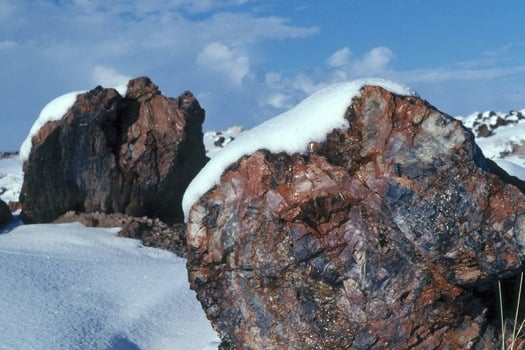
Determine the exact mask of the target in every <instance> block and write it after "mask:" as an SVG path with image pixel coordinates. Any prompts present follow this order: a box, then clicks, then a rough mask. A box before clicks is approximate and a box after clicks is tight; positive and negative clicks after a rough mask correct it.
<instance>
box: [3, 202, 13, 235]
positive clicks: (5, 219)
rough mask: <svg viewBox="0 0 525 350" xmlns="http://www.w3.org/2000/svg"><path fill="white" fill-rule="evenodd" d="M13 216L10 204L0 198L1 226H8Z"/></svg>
mask: <svg viewBox="0 0 525 350" xmlns="http://www.w3.org/2000/svg"><path fill="white" fill-rule="evenodd" d="M12 219H13V216H12V215H11V210H10V209H9V206H8V205H7V204H6V203H5V202H4V201H3V200H1V199H0V228H2V227H4V226H6V225H7V224H9V223H10V222H11V220H12Z"/></svg>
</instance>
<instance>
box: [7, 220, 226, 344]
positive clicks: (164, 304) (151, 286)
mask: <svg viewBox="0 0 525 350" xmlns="http://www.w3.org/2000/svg"><path fill="white" fill-rule="evenodd" d="M116 231H118V229H92V228H86V227H84V226H82V225H81V224H78V223H74V224H61V225H49V224H48V225H21V226H18V227H14V228H12V230H11V231H10V232H8V233H4V234H0V276H2V283H0V295H1V296H2V297H1V298H0V310H2V312H0V325H1V327H0V349H19V350H33V349H153V350H154V349H158V350H161V349H188V350H190V349H209V348H213V347H214V348H215V349H216V348H217V344H218V342H219V339H218V338H217V335H216V333H215V331H214V330H213V329H212V328H211V326H210V323H209V322H208V320H207V319H206V317H205V316H204V312H203V311H202V309H201V306H200V304H199V302H198V301H197V299H196V297H195V293H194V292H193V291H191V290H190V289H189V286H188V281H187V272H186V266H185V265H186V260H185V259H181V258H178V257H177V256H175V255H174V254H172V253H169V252H167V251H164V250H160V249H154V248H147V247H144V246H142V244H141V243H140V242H139V241H137V240H133V239H125V238H121V237H116V236H115V233H116ZM4 232H5V231H4ZM0 233H2V231H1V230H0Z"/></svg>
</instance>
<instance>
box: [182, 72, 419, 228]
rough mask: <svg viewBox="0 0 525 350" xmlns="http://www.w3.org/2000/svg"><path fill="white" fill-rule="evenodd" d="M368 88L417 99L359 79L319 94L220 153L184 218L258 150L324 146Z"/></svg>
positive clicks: (387, 84)
mask: <svg viewBox="0 0 525 350" xmlns="http://www.w3.org/2000/svg"><path fill="white" fill-rule="evenodd" d="M365 85H376V86H380V87H383V88H385V89H386V90H388V91H390V92H392V93H395V94H398V95H405V96H408V95H416V93H415V92H414V91H413V90H411V89H409V88H408V87H406V86H403V85H400V84H397V83H394V82H391V81H388V80H383V79H376V78H367V79H359V80H354V81H350V82H344V83H339V84H334V85H331V86H328V87H326V88H324V89H322V90H319V91H317V92H315V93H314V94H312V95H311V96H309V97H308V98H306V99H305V100H304V101H302V102H301V103H299V104H298V105H297V106H295V107H294V108H292V109H290V110H289V111H287V112H284V113H282V114H280V115H278V116H277V117H275V118H273V119H270V120H267V121H266V122H264V123H262V124H260V125H258V126H256V127H255V128H253V129H251V130H249V131H247V132H244V133H243V134H242V135H240V136H239V137H238V138H237V139H236V140H235V142H234V143H232V145H233V146H231V147H228V146H226V147H224V149H223V150H221V151H220V152H217V153H216V154H215V155H214V156H213V157H212V159H211V160H210V161H209V162H208V164H207V165H206V166H205V167H204V169H203V170H202V171H201V172H200V173H199V174H198V175H197V176H196V177H195V179H193V181H192V183H191V184H190V186H189V187H188V188H187V190H186V193H185V194H184V198H183V204H182V205H183V210H184V213H185V218H186V219H187V218H188V212H189V209H190V207H191V205H192V204H193V203H194V202H195V201H196V200H197V199H198V198H199V197H200V196H201V195H203V194H204V193H205V192H206V191H207V190H208V189H210V188H211V187H213V186H214V185H215V184H217V183H218V181H219V179H220V176H221V174H222V173H223V172H224V170H225V169H226V167H228V166H229V165H230V164H232V163H233V162H235V161H236V160H237V159H239V158H240V157H242V156H243V155H247V154H251V153H253V152H255V151H257V150H259V149H266V150H268V151H271V152H274V153H279V152H287V153H290V154H291V153H304V152H305V150H306V147H307V145H308V142H310V141H315V142H322V141H323V140H324V139H325V137H326V135H327V134H328V133H329V132H331V131H332V130H333V129H336V128H342V127H345V126H347V121H346V120H345V119H344V117H343V116H344V113H345V109H346V108H347V107H348V106H349V105H350V103H351V101H352V98H353V97H355V96H357V95H358V94H359V90H360V89H361V88H362V87H363V86H365Z"/></svg>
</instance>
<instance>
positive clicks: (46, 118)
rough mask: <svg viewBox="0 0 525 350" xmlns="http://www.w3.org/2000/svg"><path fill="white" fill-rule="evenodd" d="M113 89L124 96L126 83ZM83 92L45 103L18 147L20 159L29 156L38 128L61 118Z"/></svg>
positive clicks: (74, 92) (25, 158) (69, 94)
mask: <svg viewBox="0 0 525 350" xmlns="http://www.w3.org/2000/svg"><path fill="white" fill-rule="evenodd" d="M114 89H115V90H117V92H118V93H119V94H120V95H121V96H126V93H127V84H123V85H119V86H116V87H114ZM85 92H86V90H81V91H73V92H68V93H66V94H64V95H62V96H59V97H57V98H55V99H53V100H51V102H49V103H48V104H47V105H45V107H44V108H43V109H42V111H41V112H40V114H39V115H38V118H37V119H36V121H35V122H34V124H33V126H32V127H31V130H30V131H29V134H28V135H27V137H26V139H25V140H24V142H23V143H22V146H21V147H20V158H21V159H22V160H24V161H26V160H27V159H28V158H29V153H31V146H32V144H31V139H32V138H33V136H35V135H36V134H37V133H38V130H40V128H41V127H42V126H44V125H45V124H46V123H47V122H51V121H56V120H61V119H62V118H63V117H64V115H65V114H66V113H67V111H68V110H69V109H70V108H71V107H72V106H73V104H74V103H75V101H76V100H77V96H78V95H80V94H83V93H85Z"/></svg>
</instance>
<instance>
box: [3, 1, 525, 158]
mask: <svg viewBox="0 0 525 350" xmlns="http://www.w3.org/2000/svg"><path fill="white" fill-rule="evenodd" d="M524 18H525V5H524V4H523V1H522V0H514V1H511V0H494V1H489V0H463V1H458V0H454V1H449V0H442V1H437V0H434V1H432V0H404V1H401V0H397V1H396V0H388V1H387V0H376V1H370V0H352V1H351V0H346V1H345V0H332V1H320V0H318V1H295V0H287V1H283V0H270V1H257V0H140V1H139V0H121V1H112V2H110V1H106V0H53V1H51V0H48V1H44V0H0V67H1V68H0V81H1V83H0V101H1V103H2V108H1V109H0V122H1V125H2V126H1V128H0V150H15V149H18V147H19V145H20V144H21V143H22V141H23V139H24V138H25V136H26V134H27V132H28V131H29V129H30V127H31V125H32V123H33V121H34V120H35V119H36V118H37V117H38V114H39V112H40V110H41V109H42V107H43V106H44V105H45V104H46V103H47V102H48V101H49V100H51V99H53V98H54V97H57V96H59V95H62V94H63V93H66V92H69V91H74V90H83V89H91V88H93V87H95V86H96V85H99V84H100V85H103V86H108V87H110V86H114V85H118V84H120V83H121V82H122V81H124V80H126V79H128V78H131V77H137V76H142V75H147V76H150V77H151V78H152V80H153V81H154V82H155V83H156V84H157V85H159V87H160V89H161V90H162V92H163V93H164V94H165V95H167V96H173V97H175V96H178V95H179V94H180V93H181V92H183V91H184V90H188V89H189V90H191V91H192V92H193V93H194V94H195V95H196V96H197V98H198V99H199V101H200V103H201V105H202V106H203V107H204V108H205V109H206V111H207V114H206V118H207V119H206V122H205V125H204V129H205V130H215V129H225V128H227V127H229V126H232V125H243V126H245V127H247V128H250V127H253V126H255V125H257V124H258V123H260V122H262V121H264V120H266V119H268V118H270V117H272V116H274V115H276V114H279V113H280V112H282V111H284V110H286V109H288V108H290V107H292V106H293V105H295V104H296V103H297V102H299V101H300V100H302V99H303V98H304V97H306V96H307V95H309V94H310V93H312V92H313V91H315V90H316V89H319V88H321V87H323V86H326V85H328V84H331V83H334V82H338V81H342V80H351V79H355V78H361V77H368V76H372V77H383V78H387V79H391V80H395V81H397V82H400V83H404V84H406V85H408V86H410V87H412V88H413V89H415V90H416V91H418V92H419V94H420V95H421V96H422V97H423V98H425V99H427V100H428V101H429V102H430V103H431V104H433V105H435V106H436V107H438V108H439V109H441V110H442V111H444V112H446V113H448V114H451V115H461V114H462V115H464V114H468V113H471V112H474V111H477V110H486V109H495V110H502V111H508V110H510V109H522V108H525V35H524V34H525V29H524V28H525V27H524Z"/></svg>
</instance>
